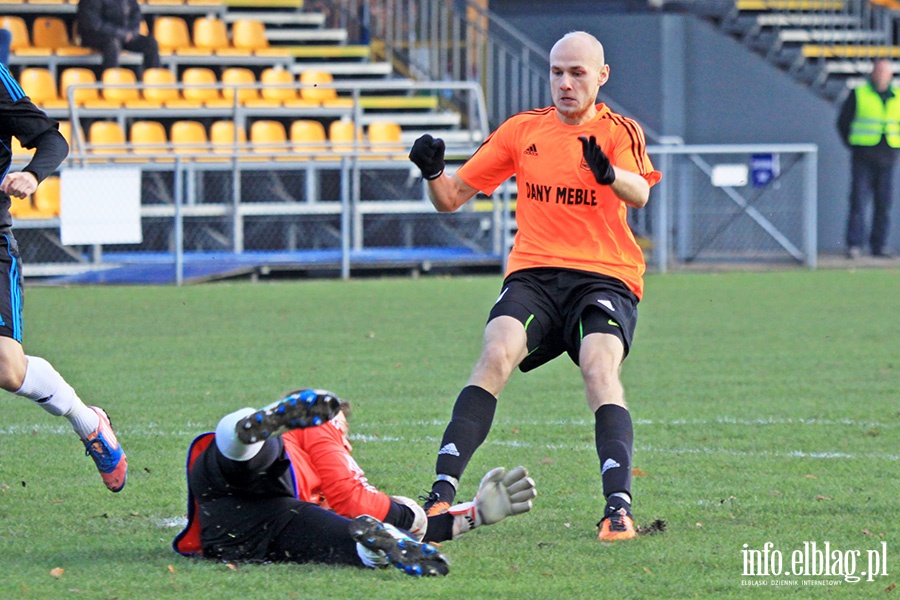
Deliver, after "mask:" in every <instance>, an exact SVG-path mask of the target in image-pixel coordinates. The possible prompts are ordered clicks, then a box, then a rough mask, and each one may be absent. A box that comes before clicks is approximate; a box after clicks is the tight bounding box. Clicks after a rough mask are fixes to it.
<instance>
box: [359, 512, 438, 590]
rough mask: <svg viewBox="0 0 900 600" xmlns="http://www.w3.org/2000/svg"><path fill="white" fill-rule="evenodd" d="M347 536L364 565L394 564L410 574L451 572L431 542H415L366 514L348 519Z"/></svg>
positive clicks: (421, 575)
mask: <svg viewBox="0 0 900 600" xmlns="http://www.w3.org/2000/svg"><path fill="white" fill-rule="evenodd" d="M350 537H352V538H353V539H354V540H356V542H357V552H359V553H360V558H361V559H362V560H363V563H364V564H365V565H366V566H369V567H373V568H379V567H388V566H393V567H396V568H397V569H400V570H401V571H403V572H404V573H406V574H407V575H412V576H413V577H434V576H436V575H446V574H447V573H448V572H449V571H450V566H449V565H448V564H447V559H446V558H445V557H444V555H443V554H441V552H440V551H439V550H438V549H437V548H435V547H434V546H432V545H431V544H427V543H423V542H417V541H416V540H414V539H412V538H411V537H409V536H408V535H407V534H405V533H403V532H402V531H400V530H399V529H397V528H396V527H394V526H393V525H389V524H387V523H382V522H381V521H379V520H378V519H376V518H374V517H370V516H369V515H360V516H358V517H356V518H355V519H353V520H352V521H351V522H350Z"/></svg>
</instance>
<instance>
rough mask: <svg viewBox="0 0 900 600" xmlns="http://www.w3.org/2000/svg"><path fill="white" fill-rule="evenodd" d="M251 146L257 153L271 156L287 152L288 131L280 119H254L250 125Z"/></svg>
mask: <svg viewBox="0 0 900 600" xmlns="http://www.w3.org/2000/svg"><path fill="white" fill-rule="evenodd" d="M250 147H251V151H252V152H254V153H255V154H267V155H269V156H274V155H283V154H285V153H287V151H288V148H287V133H286V132H285V130H284V125H282V124H281V123H280V122H279V121H268V120H260V121H254V122H253V124H252V125H251V126H250Z"/></svg>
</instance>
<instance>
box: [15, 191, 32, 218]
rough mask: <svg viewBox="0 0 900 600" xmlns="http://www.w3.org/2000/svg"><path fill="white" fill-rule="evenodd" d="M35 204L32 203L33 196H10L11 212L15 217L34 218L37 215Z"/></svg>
mask: <svg viewBox="0 0 900 600" xmlns="http://www.w3.org/2000/svg"><path fill="white" fill-rule="evenodd" d="M35 212H36V211H35V210H34V206H32V204H31V196H26V197H24V198H16V197H15V196H10V197H9V214H11V215H12V216H13V218H15V219H34V218H35V217H36V214H35Z"/></svg>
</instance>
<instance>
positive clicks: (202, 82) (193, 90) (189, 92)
mask: <svg viewBox="0 0 900 600" xmlns="http://www.w3.org/2000/svg"><path fill="white" fill-rule="evenodd" d="M181 82H182V83H183V84H184V85H185V88H184V91H183V92H182V93H183V94H184V99H185V100H189V101H193V102H200V103H202V104H203V105H204V106H206V107H207V108H217V107H218V108H221V107H225V108H227V107H229V106H232V102H231V101H230V100H225V99H224V98H223V97H222V93H221V91H220V90H219V89H218V88H216V87H210V86H215V85H218V83H219V82H218V80H217V79H216V74H215V73H213V70H212V69H208V68H206V67H191V68H190V69H185V71H184V73H182V75H181Z"/></svg>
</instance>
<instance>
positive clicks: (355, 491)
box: [305, 423, 391, 520]
mask: <svg viewBox="0 0 900 600" xmlns="http://www.w3.org/2000/svg"><path fill="white" fill-rule="evenodd" d="M332 430H333V431H332ZM306 440H307V443H306V444H305V446H306V451H307V453H308V454H309V457H310V462H311V464H312V466H313V468H314V469H315V470H316V473H318V475H319V479H320V480H321V486H322V493H323V494H324V496H325V499H326V500H327V501H328V504H329V506H330V507H331V509H332V510H333V511H334V512H336V513H338V514H339V515H343V516H345V517H347V518H350V519H352V518H354V517H357V516H359V515H363V514H368V515H372V516H373V517H375V518H376V519H378V520H384V518H385V517H386V516H387V513H388V510H389V509H390V506H391V499H390V498H389V497H388V496H387V494H385V493H383V492H381V491H379V490H378V489H376V488H375V487H374V486H373V485H371V484H370V483H369V482H368V480H367V479H366V476H365V473H364V472H363V470H362V468H361V467H360V466H359V465H358V464H357V463H356V461H355V460H353V457H352V456H351V455H350V453H349V452H347V449H346V448H345V447H344V445H343V443H342V442H341V439H340V433H339V432H338V431H337V429H336V428H334V427H333V426H332V425H330V424H328V423H325V424H322V425H319V426H318V427H312V428H309V429H308V430H306Z"/></svg>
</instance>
